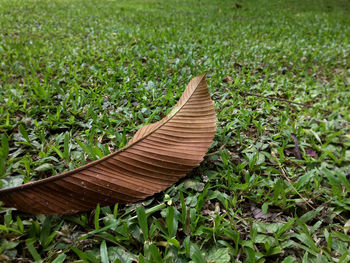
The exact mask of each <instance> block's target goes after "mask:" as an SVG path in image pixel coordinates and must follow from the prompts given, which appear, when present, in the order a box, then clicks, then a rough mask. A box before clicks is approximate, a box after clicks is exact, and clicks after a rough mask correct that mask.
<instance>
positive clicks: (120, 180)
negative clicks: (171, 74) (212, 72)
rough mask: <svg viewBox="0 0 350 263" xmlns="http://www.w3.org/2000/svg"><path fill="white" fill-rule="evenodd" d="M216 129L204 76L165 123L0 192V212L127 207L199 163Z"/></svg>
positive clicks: (194, 82) (193, 83) (191, 86)
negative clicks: (92, 158) (8, 209)
mask: <svg viewBox="0 0 350 263" xmlns="http://www.w3.org/2000/svg"><path fill="white" fill-rule="evenodd" d="M215 129H216V116H215V109H214V104H213V102H212V100H211V99H210V94H209V91H208V87H207V84H206V82H205V75H201V76H198V77H195V78H194V79H192V80H191V82H190V83H189V84H188V86H187V88H186V90H185V91H184V93H183V95H182V97H181V98H180V100H179V101H178V103H177V104H176V105H175V107H174V109H173V110H172V111H171V112H170V113H169V114H168V115H167V116H165V118H164V119H162V120H160V121H158V122H156V123H153V124H150V125H146V126H144V127H142V128H141V129H140V130H138V131H137V133H136V134H135V136H134V137H133V138H132V139H131V140H130V142H129V143H128V145H127V146H125V147H124V148H122V149H121V150H119V151H117V152H114V153H112V154H109V155H107V156H105V157H103V158H101V159H99V160H97V161H94V162H91V163H89V164H87V165H84V166H81V167H78V168H76V169H74V170H71V171H68V172H65V173H62V174H59V175H56V176H53V177H49V178H46V179H43V180H39V181H36V182H30V183H27V184H24V185H21V186H16V187H11V188H7V189H2V190H0V200H1V201H3V202H4V203H5V206H11V207H16V208H17V209H19V210H22V211H25V212H28V213H33V214H38V213H40V214H71V213H75V212H79V211H86V210H90V209H93V208H95V207H96V205H97V204H100V205H101V206H106V205H112V204H114V203H116V202H119V203H129V202H136V201H139V200H142V199H145V198H146V197H148V196H151V195H153V194H155V193H158V192H160V191H163V190H165V189H166V188H168V187H169V186H170V185H172V184H173V183H175V182H177V181H178V180H179V179H180V178H181V177H184V176H185V175H186V174H187V173H188V172H189V171H191V170H192V169H193V168H194V167H196V166H198V165H199V163H200V162H201V161H202V160H203V157H204V155H205V153H206V152H207V150H208V148H209V146H210V144H211V143H212V140H213V137H214V134H215Z"/></svg>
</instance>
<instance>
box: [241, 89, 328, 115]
mask: <svg viewBox="0 0 350 263" xmlns="http://www.w3.org/2000/svg"><path fill="white" fill-rule="evenodd" d="M238 93H239V94H240V95H242V94H243V95H248V96H254V97H259V98H264V99H269V100H279V101H283V102H288V103H289V104H295V105H299V106H302V107H305V108H310V107H311V106H310V105H309V104H305V103H300V102H294V101H291V100H287V99H282V98H277V97H273V96H264V95H259V94H255V93H251V92H245V91H239V92H238ZM319 110H321V111H324V112H327V113H329V114H331V113H333V111H330V110H326V109H319Z"/></svg>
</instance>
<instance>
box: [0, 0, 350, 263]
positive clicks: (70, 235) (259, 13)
mask: <svg viewBox="0 0 350 263" xmlns="http://www.w3.org/2000/svg"><path fill="white" fill-rule="evenodd" d="M349 13H350V3H349V2H348V1H345V0H341V1H321V0H319V1H316V0H312V1H311V0H304V1H298V0H293V1H267V0H263V1H253V0H245V1H242V2H236V1H228V0H223V1H219V0H210V1H209V0H196V1H194V0H189V1H184V0H169V1H159V0H143V1H141V0H129V1H113V0H110V1H109V0H102V1H95V0H92V1H87V0H72V1H71V0H70V1H68V0H55V1H46V0H45V1H44V0H41V1H37V0H35V1H34V0H29V1H24V0H13V1H10V0H0V133H1V135H0V140H1V144H0V147H1V149H0V178H1V183H0V184H1V187H9V186H13V185H18V184H21V183H23V182H28V181H30V180H37V179H40V178H44V177H47V176H52V175H55V174H57V173H60V172H62V171H65V170H68V169H72V168H74V167H77V166H80V165H82V164H84V163H85V162H86V161H89V160H94V159H96V158H99V157H102V156H104V155H106V154H108V153H109V152H111V151H115V150H117V149H118V148H120V147H122V146H124V145H125V144H126V142H127V140H128V139H130V138H131V136H132V135H133V134H134V133H135V131H136V130H137V129H138V128H139V127H141V125H144V124H145V123H150V122H154V121H156V120H159V119H161V117H162V116H164V115H166V114H167V113H168V112H169V111H170V110H171V107H172V106H173V105H174V104H175V103H176V101H177V99H178V98H179V97H180V95H181V93H182V91H183V90H184V88H185V86H186V84H187V83H188V82H189V80H190V79H191V78H192V77H193V76H196V75H199V74H201V73H203V72H207V73H208V77H207V81H208V84H209V86H210V92H211V94H212V98H213V100H214V101H215V106H216V109H217V118H218V131H217V134H216V137H215V140H214V143H213V145H212V147H211V149H210V151H209V153H208V155H207V156H206V158H205V160H204V161H203V163H202V164H201V166H200V167H199V168H198V169H195V170H194V171H193V172H192V173H191V174H189V175H188V177H187V179H185V180H183V181H181V182H179V183H178V184H176V185H174V186H173V187H171V188H170V189H168V190H167V191H166V192H165V193H162V194H160V195H157V196H155V197H154V198H152V199H150V200H147V201H145V202H144V203H142V205H144V206H145V208H144V207H143V206H141V204H133V205H128V206H118V204H116V206H115V207H105V208H100V207H97V208H96V210H95V211H93V212H88V213H81V214H77V215H72V216H64V217H62V216H43V215H38V216H33V215H27V214H23V213H21V212H19V211H16V210H13V209H10V208H1V210H0V214H1V217H0V221H1V222H0V237H1V243H0V254H1V255H0V261H1V260H2V261H5V262H6V261H11V260H15V259H16V260H23V261H24V262H26V261H30V260H34V261H37V262H40V261H45V262H52V261H54V262H56V263H57V262H64V260H66V261H67V262H72V261H75V260H76V261H77V262H189V261H191V262H196V263H197V262H282V261H283V262H333V261H336V260H338V262H348V261H349V260H350V253H349V244H350V238H349V235H348V234H346V233H347V231H348V229H349V209H350V197H349V189H350V183H349V173H350V169H349V160H350V135H349V134H350V131H349V121H350V114H349V113H350V111H349V105H350V93H349V86H350V68H349V65H350V58H349V52H350V40H349V37H350V26H349V25H350V16H349ZM252 93H253V94H257V95H259V96H260V97H257V96H251V95H248V94H252ZM271 96H272V97H275V98H276V97H277V98H280V99H284V100H287V101H289V102H287V101H280V100H277V99H271V98H269V97H271ZM295 103H302V104H304V106H300V105H298V104H295ZM293 135H295V136H296V138H297V140H298V144H299V148H300V152H301V155H302V159H301V160H299V159H297V158H296V155H295V153H294V152H293V149H294V147H295V146H294V141H293V138H292V136H293Z"/></svg>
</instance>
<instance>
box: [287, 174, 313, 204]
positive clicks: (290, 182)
mask: <svg viewBox="0 0 350 263" xmlns="http://www.w3.org/2000/svg"><path fill="white" fill-rule="evenodd" d="M281 171H282V174H283V176H284V178H286V179H287V181H288V182H289V184H290V186H291V187H292V188H293V190H294V191H295V192H296V193H297V194H298V195H299V196H300V198H301V199H303V201H304V202H305V203H306V204H307V205H308V206H310V207H311V208H312V209H313V210H316V208H314V207H313V206H312V205H311V204H310V203H309V202H308V201H307V200H306V199H305V198H304V197H303V196H302V195H301V194H300V193H299V192H298V190H297V189H296V188H295V187H294V185H293V183H292V181H291V180H290V179H289V177H288V176H287V172H286V171H285V170H284V168H283V167H281Z"/></svg>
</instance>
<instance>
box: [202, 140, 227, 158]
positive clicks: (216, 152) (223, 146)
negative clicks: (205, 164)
mask: <svg viewBox="0 0 350 263" xmlns="http://www.w3.org/2000/svg"><path fill="white" fill-rule="evenodd" d="M226 144H227V142H225V143H224V144H223V145H221V146H220V148H219V150H217V151H215V152H211V153H207V154H206V156H212V155H215V154H218V153H220V151H221V150H223V149H224V148H225V146H226Z"/></svg>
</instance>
